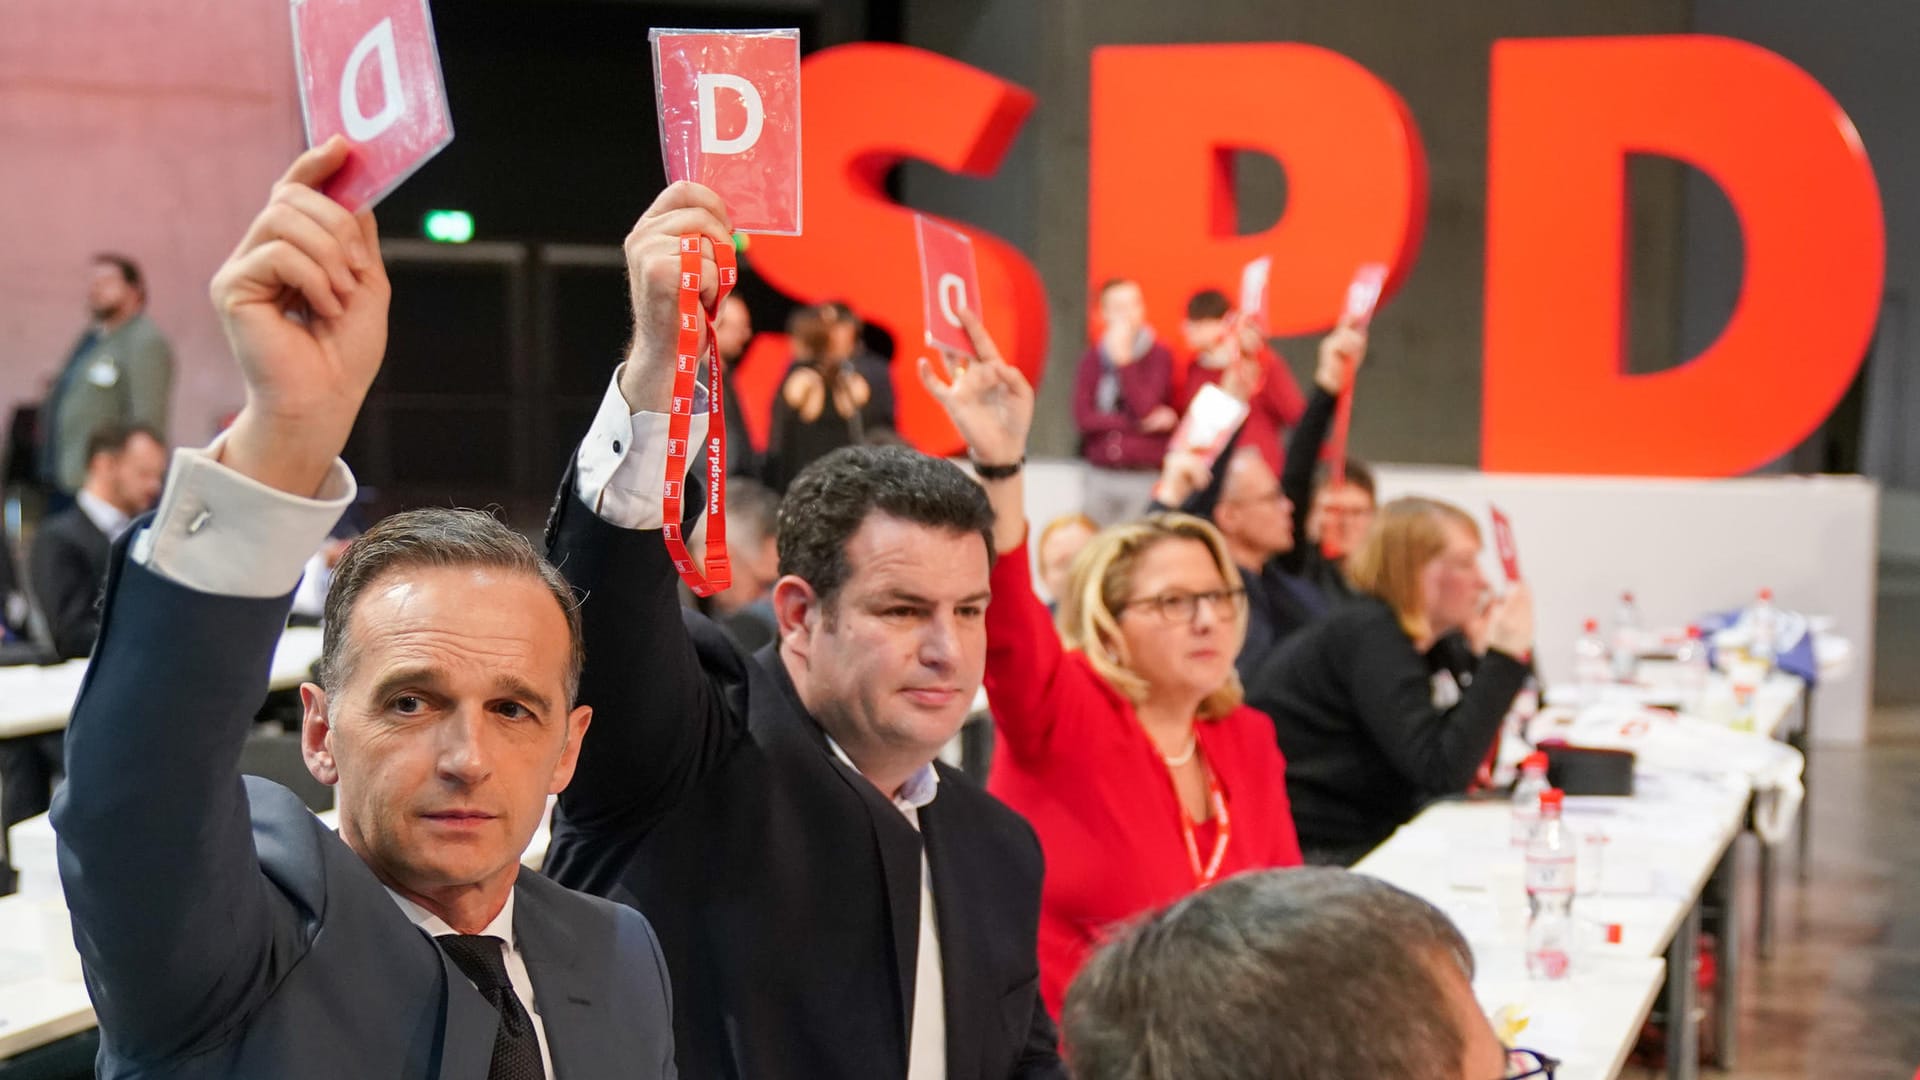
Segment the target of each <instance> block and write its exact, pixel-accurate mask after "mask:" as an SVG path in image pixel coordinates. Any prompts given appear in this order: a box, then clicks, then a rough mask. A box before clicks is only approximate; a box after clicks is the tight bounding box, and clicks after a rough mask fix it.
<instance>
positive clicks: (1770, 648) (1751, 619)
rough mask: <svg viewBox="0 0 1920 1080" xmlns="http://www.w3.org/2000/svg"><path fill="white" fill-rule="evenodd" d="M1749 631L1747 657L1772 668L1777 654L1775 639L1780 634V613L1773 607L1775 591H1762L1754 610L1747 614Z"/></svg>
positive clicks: (1755, 602) (1756, 599)
mask: <svg viewBox="0 0 1920 1080" xmlns="http://www.w3.org/2000/svg"><path fill="white" fill-rule="evenodd" d="M1747 618H1748V624H1749V625H1750V626H1751V627H1752V629H1751V630H1750V631H1749V638H1748V644H1747V655H1749V656H1751V657H1753V658H1754V659H1755V660H1758V661H1760V662H1761V663H1763V664H1766V665H1768V666H1769V667H1771V666H1772V665H1773V658H1774V656H1775V655H1776V654H1777V652H1778V650H1777V648H1776V644H1777V643H1776V642H1775V640H1774V638H1775V637H1776V635H1777V634H1778V632H1779V626H1780V619H1779V613H1778V612H1777V611H1776V610H1775V609H1774V606H1773V590H1772V589H1761V590H1760V595H1759V596H1758V597H1757V598H1755V600H1754V602H1753V608H1752V610H1750V611H1749V612H1748V613H1747Z"/></svg>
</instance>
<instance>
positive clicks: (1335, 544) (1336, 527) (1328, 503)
mask: <svg viewBox="0 0 1920 1080" xmlns="http://www.w3.org/2000/svg"><path fill="white" fill-rule="evenodd" d="M1373 510H1374V506H1373V496H1371V495H1369V494H1367V492H1366V490H1365V489H1364V488H1361V487H1358V486H1355V485H1353V484H1346V483H1341V484H1332V483H1328V484H1322V485H1320V490H1318V491H1316V492H1314V494H1313V517H1314V528H1313V530H1312V534H1313V536H1314V538H1315V539H1317V540H1319V541H1320V544H1321V548H1322V549H1323V550H1324V551H1326V553H1327V554H1328V556H1329V557H1331V558H1335V559H1344V558H1346V557H1347V556H1348V555H1350V554H1352V553H1353V551H1354V549H1355V548H1358V547H1359V546H1360V541H1361V540H1363V539H1365V538H1366V535H1367V529H1368V528H1369V527H1371V526H1372V525H1373Z"/></svg>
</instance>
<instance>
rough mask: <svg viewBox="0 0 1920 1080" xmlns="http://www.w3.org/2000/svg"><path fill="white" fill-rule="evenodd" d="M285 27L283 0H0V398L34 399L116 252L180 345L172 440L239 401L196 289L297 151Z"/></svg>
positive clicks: (202, 291) (200, 436)
mask: <svg viewBox="0 0 1920 1080" xmlns="http://www.w3.org/2000/svg"><path fill="white" fill-rule="evenodd" d="M287 25H288V24H287V6H286V3H285V2H284V0H168V2H166V3H152V2H150V0H5V4H4V5H0V236H4V237H5V238H6V242H5V243H0V297H4V298H5V299H4V300H0V405H4V406H8V407H10V406H11V404H12V403H13V402H16V401H20V400H34V399H38V398H39V397H40V396H41V395H42V393H43V392H44V390H45V387H46V383H47V381H48V380H49V379H50V378H52V377H53V375H54V374H55V373H56V371H57V370H58V367H59V365H60V363H61V362H62V361H64V360H65V358H66V356H67V352H68V350H69V349H70V348H71V346H72V344H73V340H74V338H75V337H77V336H78V334H79V333H80V331H81V329H82V325H83V323H84V321H85V318H86V313H85V305H84V301H85V296H86V293H85V287H86V275H87V269H88V267H87V259H88V257H89V256H90V255H91V254H92V253H93V252H95V251H99V250H113V251H123V252H126V253H127V254H130V255H132V256H134V258H136V259H137V260H139V261H140V262H141V263H142V264H143V265H144V267H145V270H146V273H147V276H148V279H149V282H150V287H149V291H150V293H151V296H152V304H151V307H150V309H149V310H150V313H151V314H152V316H153V318H154V320H155V322H157V323H158V324H159V325H160V327H161V329H162V330H163V331H164V332H165V333H166V334H167V336H168V337H170V338H171V339H172V341H173V344H174V349H175V353H176V362H177V381H176V385H175V392H174V405H173V422H172V427H173V437H174V441H176V442H192V443H199V442H204V441H205V440H206V438H207V437H208V435H209V433H210V430H211V425H212V423H213V421H214V419H215V418H216V417H217V416H219V415H221V414H223V413H226V412H229V411H231V410H233V409H236V408H238V407H239V404H240V398H239V394H240V382H239V378H238V376H237V374H236V373H235V372H234V369H233V365H232V362H231V361H230V360H228V359H227V356H226V348H225V344H224V342H223V341H222V340H221V337H220V331H219V327H218V325H217V324H216V322H215V320H214V318H213V313H212V310H211V308H210V307H209V305H208V302H207V282H208V280H209V279H210V278H211V277H212V275H213V271H214V269H215V268H216V267H217V266H218V265H219V264H220V260H221V259H222V258H224V257H225V255H226V253H227V251H228V250H229V249H230V248H231V247H232V245H233V243H234V242H235V240H236V239H238V237H239V235H240V231H241V230H242V229H243V228H244V227H245V225H246V222H247V221H248V220H249V219H250V218H251V216H252V214H253V213H254V211H255V210H256V209H257V208H258V207H259V206H260V205H261V203H262V202H263V201H264V199H265V195H266V191H267V188H268V185H269V184H270V183H271V182H272V180H273V178H274V177H275V176H277V175H278V174H279V172H280V170H281V169H283V168H284V167H285V165H286V162H287V160H288V159H289V157H290V155H291V154H292V153H293V152H295V151H297V150H298V149H299V147H300V145H301V133H300V107H299V104H298V99H297V98H296V96H295V91H294V80H293V58H292V51H291V50H292V45H291V39H290V36H289V31H288V28H287Z"/></svg>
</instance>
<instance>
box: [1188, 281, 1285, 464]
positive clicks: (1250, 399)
mask: <svg viewBox="0 0 1920 1080" xmlns="http://www.w3.org/2000/svg"><path fill="white" fill-rule="evenodd" d="M1232 315H1233V311H1232V308H1231V307H1230V305H1229V304H1228V302H1227V296H1226V294H1225V293H1223V292H1221V291H1220V290H1218V289H1202V290H1201V291H1199V292H1197V293H1194V294H1193V297H1192V298H1191V299H1189V300H1188V301H1187V318H1186V321H1185V322H1183V323H1181V324H1180V330H1181V334H1182V335H1183V336H1184V337H1185V338H1186V340H1187V348H1189V349H1191V350H1192V351H1193V362H1192V364H1191V365H1189V366H1188V368H1187V375H1186V380H1185V382H1184V383H1183V384H1182V386H1181V388H1180V392H1179V393H1178V394H1176V395H1174V402H1173V407H1174V409H1175V410H1176V411H1178V412H1180V413H1183V414H1184V413H1185V412H1186V411H1187V407H1188V406H1189V405H1192V404H1193V399H1194V397H1195V396H1197V395H1198V394H1199V393H1200V391H1201V388H1203V387H1206V386H1218V387H1220V388H1221V389H1222V390H1225V391H1226V392H1227V393H1229V394H1231V395H1233V396H1234V397H1236V398H1238V399H1240V400H1241V401H1243V402H1245V403H1246V405H1247V419H1246V421H1245V422H1244V423H1243V424H1242V425H1241V432H1240V445H1241V446H1244V447H1248V448H1250V449H1252V450H1255V451H1257V452H1258V453H1259V454H1260V456H1261V457H1262V458H1264V459H1266V462H1267V467H1268V468H1269V469H1271V470H1273V472H1274V473H1275V474H1276V475H1277V474H1278V473H1279V472H1280V461H1281V451H1280V439H1281V434H1282V433H1283V432H1285V431H1286V430H1287V429H1288V428H1291V427H1293V426H1294V425H1295V424H1298V423H1299V422H1300V415H1301V414H1302V413H1304V412H1305V411H1306V408H1307V399H1306V397H1305V396H1304V395H1302V394H1301V393H1300V384H1299V383H1296V382H1294V380H1293V372H1292V371H1290V370H1288V368H1287V365H1286V364H1285V363H1284V362H1283V361H1282V360H1281V359H1280V357H1279V356H1278V355H1277V354H1276V353H1274V351H1273V349H1272V347H1271V346H1269V345H1268V344H1267V340H1266V338H1264V337H1262V336H1261V334H1260V330H1259V328H1258V327H1255V326H1254V325H1252V324H1251V323H1250V322H1247V321H1244V320H1236V319H1235V318H1232V317H1230V316H1232Z"/></svg>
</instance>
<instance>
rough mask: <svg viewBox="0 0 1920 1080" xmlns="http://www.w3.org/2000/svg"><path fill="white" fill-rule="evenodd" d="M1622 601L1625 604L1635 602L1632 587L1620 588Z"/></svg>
mask: <svg viewBox="0 0 1920 1080" xmlns="http://www.w3.org/2000/svg"><path fill="white" fill-rule="evenodd" d="M1620 602H1621V603H1623V604H1631V603H1633V590H1632V589H1622V590H1620Z"/></svg>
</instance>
